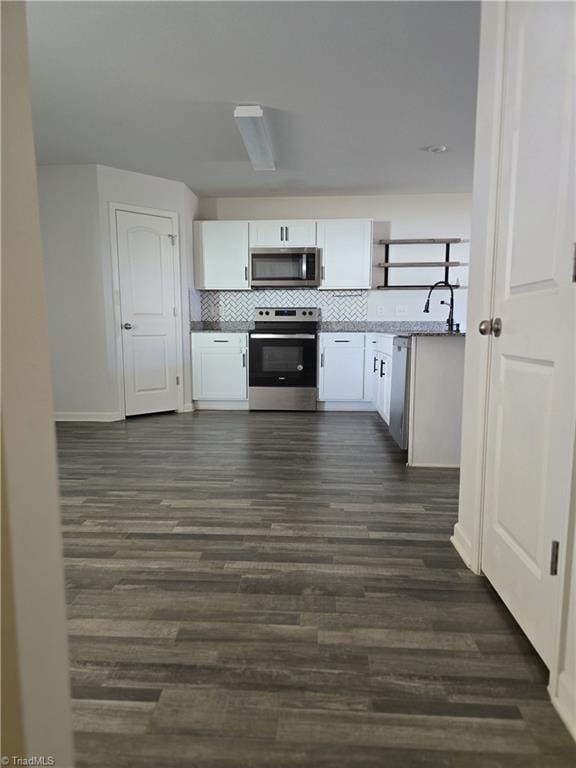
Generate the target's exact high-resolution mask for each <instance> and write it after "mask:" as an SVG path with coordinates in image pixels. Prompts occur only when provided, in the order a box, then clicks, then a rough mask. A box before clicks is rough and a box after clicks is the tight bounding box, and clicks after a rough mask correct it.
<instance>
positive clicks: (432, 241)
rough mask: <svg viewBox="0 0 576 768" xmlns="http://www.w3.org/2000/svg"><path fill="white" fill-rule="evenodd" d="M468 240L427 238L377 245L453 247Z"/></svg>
mask: <svg viewBox="0 0 576 768" xmlns="http://www.w3.org/2000/svg"><path fill="white" fill-rule="evenodd" d="M468 242H470V241H469V240H463V239H462V238H461V237H445V238H438V237H428V238H425V239H410V240H378V245H446V244H450V245H453V244H454V243H468Z"/></svg>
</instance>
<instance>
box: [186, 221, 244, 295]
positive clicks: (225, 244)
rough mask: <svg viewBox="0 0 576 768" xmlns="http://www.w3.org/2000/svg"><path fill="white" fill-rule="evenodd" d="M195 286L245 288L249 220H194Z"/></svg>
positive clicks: (230, 288)
mask: <svg viewBox="0 0 576 768" xmlns="http://www.w3.org/2000/svg"><path fill="white" fill-rule="evenodd" d="M194 233H195V254H196V258H195V263H196V274H195V279H196V287H197V288H200V289H203V290H206V291H210V290H211V291H226V290H228V291H238V290H243V291H246V290H248V289H249V288H250V285H249V281H248V222H247V221H199V222H196V223H195V224H194Z"/></svg>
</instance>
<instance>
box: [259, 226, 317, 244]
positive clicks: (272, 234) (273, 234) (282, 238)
mask: <svg viewBox="0 0 576 768" xmlns="http://www.w3.org/2000/svg"><path fill="white" fill-rule="evenodd" d="M315 245H316V222H315V221H302V220H301V221H298V220H295V221H251V222H250V247H251V248H313V247H314V246H315Z"/></svg>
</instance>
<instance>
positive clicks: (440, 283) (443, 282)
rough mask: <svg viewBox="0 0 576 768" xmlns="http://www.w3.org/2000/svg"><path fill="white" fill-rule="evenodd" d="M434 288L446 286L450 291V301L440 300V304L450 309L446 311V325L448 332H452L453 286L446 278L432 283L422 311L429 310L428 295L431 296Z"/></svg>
mask: <svg viewBox="0 0 576 768" xmlns="http://www.w3.org/2000/svg"><path fill="white" fill-rule="evenodd" d="M436 288H448V290H449V291H450V301H449V302H448V301H444V300H442V301H441V302H440V304H445V305H446V306H447V307H450V311H449V312H448V318H447V320H446V325H447V327H448V333H453V332H454V288H453V287H452V286H451V285H450V283H449V282H448V281H447V280H439V281H438V282H437V283H434V285H433V286H432V287H431V288H430V290H429V291H428V296H427V297H426V303H425V304H424V310H423V311H424V312H430V296H432V292H433V291H434V290H435V289H436Z"/></svg>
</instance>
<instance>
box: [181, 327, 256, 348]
mask: <svg viewBox="0 0 576 768" xmlns="http://www.w3.org/2000/svg"><path fill="white" fill-rule="evenodd" d="M192 344H193V346H194V347H195V348H196V349H207V348H212V349H218V350H219V351H221V352H224V351H225V350H226V349H230V350H235V349H246V347H247V344H248V336H247V334H245V333H220V332H219V331H201V332H200V333H193V334H192Z"/></svg>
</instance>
